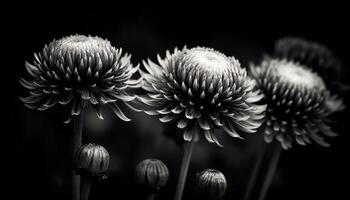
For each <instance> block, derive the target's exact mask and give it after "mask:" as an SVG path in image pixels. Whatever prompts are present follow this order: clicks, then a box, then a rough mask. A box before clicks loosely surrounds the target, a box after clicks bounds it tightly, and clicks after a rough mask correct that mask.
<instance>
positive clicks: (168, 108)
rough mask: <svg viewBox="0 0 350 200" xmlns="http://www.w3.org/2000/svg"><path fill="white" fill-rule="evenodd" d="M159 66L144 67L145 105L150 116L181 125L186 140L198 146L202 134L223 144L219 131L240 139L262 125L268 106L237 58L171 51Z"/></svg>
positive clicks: (206, 51) (196, 50)
mask: <svg viewBox="0 0 350 200" xmlns="http://www.w3.org/2000/svg"><path fill="white" fill-rule="evenodd" d="M158 62H159V64H155V63H154V62H152V61H151V60H148V62H143V64H144V67H145V68H146V70H147V72H142V74H143V77H144V82H143V89H144V90H146V92H147V95H145V96H140V100H141V101H142V102H143V103H144V104H146V105H147V106H148V107H147V108H145V112H146V113H147V114H149V115H160V121H161V122H164V123H165V122H169V121H172V120H174V121H176V122H177V127H178V128H180V129H184V133H183V138H184V140H185V141H192V140H195V141H196V140H197V138H198V137H199V136H200V135H197V132H198V131H200V132H202V133H203V134H201V135H204V136H205V138H206V140H207V141H209V142H211V143H213V142H215V143H216V144H218V145H220V144H219V142H218V140H217V137H216V135H215V134H214V130H215V128H220V127H222V128H223V129H224V130H225V131H226V132H227V133H228V134H229V135H231V136H233V137H240V136H239V132H246V133H253V132H256V130H257V128H258V127H259V126H260V125H261V123H262V119H263V117H264V113H265V109H266V106H265V105H259V104H258V101H260V100H261V99H262V97H263V95H261V94H260V93H259V92H260V91H259V90H257V89H255V82H254V81H253V80H252V79H250V78H249V77H248V76H247V72H246V70H245V69H243V68H241V66H240V63H239V62H238V61H237V60H236V59H235V58H233V57H227V56H225V55H224V54H222V53H220V52H218V51H215V50H213V49H209V48H201V47H197V48H191V49H187V48H183V49H182V50H177V49H175V51H174V52H173V53H172V54H170V52H169V51H167V53H166V57H165V58H164V59H162V58H160V56H159V55H158Z"/></svg>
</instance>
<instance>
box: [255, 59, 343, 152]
mask: <svg viewBox="0 0 350 200" xmlns="http://www.w3.org/2000/svg"><path fill="white" fill-rule="evenodd" d="M251 71H252V75H253V77H254V78H255V79H256V81H257V83H258V86H259V87H260V88H261V90H262V91H263V93H264V94H265V100H266V103H267V113H266V116H267V117H266V118H267V120H266V122H265V123H264V132H265V141H266V142H271V141H272V140H273V139H274V138H275V139H277V140H278V141H279V142H281V144H282V147H283V148H284V149H288V148H291V147H292V142H293V141H294V140H295V141H296V142H297V143H298V144H300V145H306V144H307V143H311V142H312V141H313V142H315V143H317V144H319V145H322V146H329V144H328V143H326V142H325V141H324V137H323V136H336V133H334V132H333V131H332V130H331V128H330V126H329V125H328V121H329V120H328V117H329V115H330V114H332V113H334V112H337V111H340V110H341V109H342V108H343V105H342V101H341V100H339V99H337V98H335V97H334V96H331V95H330V92H329V91H328V90H327V88H326V86H325V83H324V82H323V80H322V79H321V78H320V77H319V76H318V75H317V74H316V73H314V72H312V71H311V70H310V69H308V68H306V67H305V66H303V65H300V64H298V63H295V62H292V61H287V60H279V59H265V60H264V61H263V62H262V63H261V64H260V65H259V66H257V67H251Z"/></svg>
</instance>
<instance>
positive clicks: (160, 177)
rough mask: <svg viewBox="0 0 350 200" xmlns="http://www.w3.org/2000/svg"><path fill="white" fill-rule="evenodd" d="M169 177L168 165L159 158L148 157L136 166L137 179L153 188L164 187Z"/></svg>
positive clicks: (138, 181)
mask: <svg viewBox="0 0 350 200" xmlns="http://www.w3.org/2000/svg"><path fill="white" fill-rule="evenodd" d="M168 179H169V170H168V168H167V166H166V165H165V164H164V163H163V162H162V161H160V160H158V159H146V160H143V161H142V162H140V163H139V164H138V165H137V167H136V181H137V183H139V184H141V185H145V186H147V187H149V188H151V189H153V190H158V189H159V188H161V187H164V186H165V185H166V183H167V182H168Z"/></svg>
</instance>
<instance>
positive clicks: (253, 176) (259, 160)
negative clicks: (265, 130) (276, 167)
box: [243, 140, 265, 200]
mask: <svg viewBox="0 0 350 200" xmlns="http://www.w3.org/2000/svg"><path fill="white" fill-rule="evenodd" d="M262 141H263V142H264V140H262ZM259 150H260V151H259V152H258V155H257V158H256V161H255V162H254V166H253V170H252V173H251V174H250V177H249V181H248V185H247V188H246V191H245V194H244V198H243V200H249V198H250V196H251V194H252V191H253V188H254V186H255V184H256V180H257V177H258V174H259V170H260V168H261V164H262V161H263V158H264V155H265V146H262V147H261V148H260V149H259Z"/></svg>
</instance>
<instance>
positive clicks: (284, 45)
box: [274, 37, 345, 89]
mask: <svg viewBox="0 0 350 200" xmlns="http://www.w3.org/2000/svg"><path fill="white" fill-rule="evenodd" d="M274 56H276V57H277V58H279V59H286V60H289V61H294V62H297V63H300V64H302V65H304V66H306V67H309V68H311V70H313V71H314V72H316V73H317V74H318V75H319V76H321V77H322V78H323V79H324V82H325V83H326V85H327V86H328V87H331V88H330V89H341V88H345V85H344V84H343V83H341V82H340V79H341V76H342V64H341V62H340V60H339V58H338V57H337V56H336V55H335V54H334V53H333V52H332V51H331V50H330V49H329V48H328V47H326V46H324V45H322V44H319V43H317V42H313V41H309V40H306V39H303V38H299V37H284V38H281V39H279V40H277V42H276V43H275V47H274Z"/></svg>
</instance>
